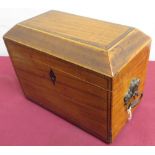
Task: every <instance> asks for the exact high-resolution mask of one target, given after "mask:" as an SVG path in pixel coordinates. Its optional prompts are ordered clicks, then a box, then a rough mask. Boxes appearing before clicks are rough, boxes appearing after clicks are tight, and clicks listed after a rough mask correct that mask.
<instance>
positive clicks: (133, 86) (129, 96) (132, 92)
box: [124, 78, 143, 109]
mask: <svg viewBox="0 0 155 155" xmlns="http://www.w3.org/2000/svg"><path fill="white" fill-rule="evenodd" d="M139 85H140V79H138V78H135V79H133V80H131V82H130V86H129V89H128V91H127V93H126V95H125V96H124V104H125V105H126V106H127V109H129V108H130V107H131V108H133V107H135V106H136V105H137V104H138V103H139V102H140V100H141V98H142V97H143V93H139V92H138V87H139ZM136 96H137V97H138V98H137V99H136Z"/></svg>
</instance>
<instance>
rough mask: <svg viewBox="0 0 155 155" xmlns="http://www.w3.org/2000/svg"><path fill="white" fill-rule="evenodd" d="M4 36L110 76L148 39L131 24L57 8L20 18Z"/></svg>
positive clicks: (148, 39)
mask: <svg viewBox="0 0 155 155" xmlns="http://www.w3.org/2000/svg"><path fill="white" fill-rule="evenodd" d="M4 38H7V39H10V40H13V41H15V42H18V43H20V44H23V45H26V46H29V47H31V48H34V49H37V50H39V51H42V52H46V53H48V54H51V55H53V56H55V57H58V58H61V59H64V60H66V61H68V62H71V63H74V64H77V65H79V66H81V67H84V68H87V69H90V70H93V71H95V72H98V73H100V74H104V75H107V76H109V77H112V76H114V75H115V74H116V73H117V72H119V71H120V70H121V68H122V67H123V66H124V65H125V64H127V62H128V61H130V60H131V59H132V58H133V57H134V56H135V55H136V54H137V52H138V51H139V49H140V48H143V47H144V46H145V45H146V44H147V43H148V42H149V41H150V38H149V37H148V36H146V35H144V34H143V33H142V32H140V31H139V30H137V29H134V28H132V27H128V26H123V25H118V24H112V23H108V22H103V21H99V20H94V19H90V18H86V17H81V16H76V15H72V14H68V13H63V12H58V11H49V12H47V13H44V14H41V15H39V16H36V17H33V18H31V19H29V20H26V21H24V22H21V23H19V24H17V25H16V26H15V27H13V28H12V29H11V30H10V31H9V32H8V33H7V34H6V35H5V36H4Z"/></svg>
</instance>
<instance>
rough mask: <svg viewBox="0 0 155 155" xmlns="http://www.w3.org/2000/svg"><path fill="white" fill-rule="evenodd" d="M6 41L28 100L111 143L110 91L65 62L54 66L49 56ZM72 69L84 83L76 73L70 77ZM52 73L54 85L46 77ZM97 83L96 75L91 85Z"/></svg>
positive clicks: (108, 85) (108, 81) (108, 86)
mask: <svg viewBox="0 0 155 155" xmlns="http://www.w3.org/2000/svg"><path fill="white" fill-rule="evenodd" d="M5 42H6V45H7V48H8V51H9V54H10V56H11V60H12V62H13V65H14V68H15V71H16V74H17V76H18V78H19V81H20V83H21V86H22V88H23V91H24V94H25V95H26V97H27V98H29V99H30V100H32V101H34V102H36V103H38V104H39V105H41V106H43V107H45V108H47V109H48V110H51V111H52V112H54V113H56V114H57V115H59V116H61V117H63V118H65V119H66V120H68V121H70V122H72V123H73V124H75V125H77V126H79V127H81V128H82V129H84V130H86V131H87V132H90V133H91V134H93V135H95V136H97V137H98V138H100V139H102V140H104V141H106V142H109V141H110V140H109V139H110V138H109V128H110V118H109V111H110V107H109V103H110V96H111V91H107V90H105V89H103V88H102V87H99V86H98V85H95V84H94V85H93V84H92V83H90V82H88V81H86V80H85V78H86V77H87V76H88V74H89V75H90V76H92V78H93V75H92V74H90V73H89V72H88V74H87V73H86V74H84V71H83V70H82V69H81V72H80V70H77V69H78V68H76V67H75V68H74V65H68V67H69V68H68V67H64V66H65V63H63V64H64V65H62V64H61V63H56V61H55V59H54V58H52V56H49V55H47V54H45V53H40V52H38V51H37V50H34V49H32V48H30V47H26V46H23V45H20V44H18V43H15V42H13V41H10V40H6V41H5ZM57 62H59V61H58V60H57ZM71 68H72V70H76V72H74V73H75V74H76V73H77V75H78V74H79V75H78V76H80V73H81V74H82V76H83V79H84V80H81V78H78V76H75V74H73V75H72V74H70V72H69V70H70V69H71ZM51 70H52V71H53V72H54V75H55V76H56V81H55V84H53V81H52V80H51V77H50V74H49V73H50V71H51ZM84 77H85V78H84ZM96 80H98V82H99V81H100V82H101V78H100V77H98V76H97V77H95V78H94V83H95V82H96ZM106 80H107V83H106V84H107V88H110V87H111V80H108V79H106ZM103 81H104V79H103ZM101 83H102V82H101Z"/></svg>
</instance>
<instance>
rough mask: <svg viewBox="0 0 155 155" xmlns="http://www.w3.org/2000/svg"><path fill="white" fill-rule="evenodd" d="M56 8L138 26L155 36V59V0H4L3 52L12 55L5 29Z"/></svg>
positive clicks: (154, 56)
mask: <svg viewBox="0 0 155 155" xmlns="http://www.w3.org/2000/svg"><path fill="white" fill-rule="evenodd" d="M52 9H53V10H60V11H66V12H70V13H73V14H78V15H82V16H87V17H91V18H96V19H100V20H106V21H110V22H114V23H120V24H123V25H129V26H133V27H137V28H139V29H140V30H142V31H143V32H145V33H146V34H148V35H149V36H151V38H152V40H153V41H152V47H151V54H150V60H155V52H154V51H155V45H154V40H155V0H147V1H146V0H43V1H38V0H37V1H33V0H26V1H21V0H13V1H10V0H5V1H3V2H1V0H0V55H8V53H7V51H6V48H5V46H4V43H3V40H2V36H3V35H4V33H5V32H7V31H8V30H9V29H10V28H11V27H12V26H14V25H15V24H16V23H18V22H20V21H22V20H25V19H28V18H31V17H32V16H35V15H37V14H41V13H43V12H45V11H48V10H52Z"/></svg>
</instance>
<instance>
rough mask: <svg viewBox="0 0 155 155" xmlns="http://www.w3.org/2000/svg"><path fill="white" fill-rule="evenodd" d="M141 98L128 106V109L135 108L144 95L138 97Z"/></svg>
mask: <svg viewBox="0 0 155 155" xmlns="http://www.w3.org/2000/svg"><path fill="white" fill-rule="evenodd" d="M138 96H139V98H137V99H135V100H134V101H132V102H131V103H130V104H129V106H128V109H129V108H130V107H131V108H134V107H135V106H136V105H137V104H138V103H139V102H140V101H141V99H142V97H143V93H140V95H138Z"/></svg>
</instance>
